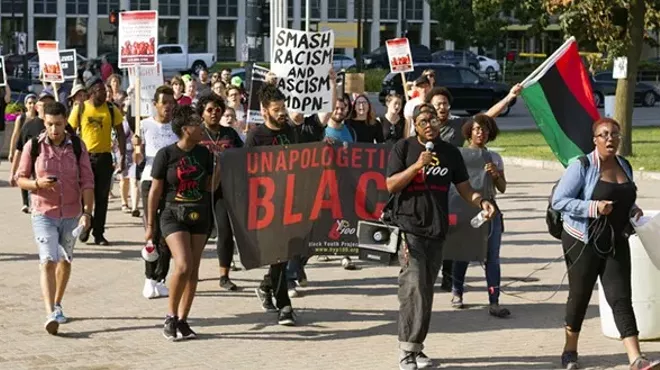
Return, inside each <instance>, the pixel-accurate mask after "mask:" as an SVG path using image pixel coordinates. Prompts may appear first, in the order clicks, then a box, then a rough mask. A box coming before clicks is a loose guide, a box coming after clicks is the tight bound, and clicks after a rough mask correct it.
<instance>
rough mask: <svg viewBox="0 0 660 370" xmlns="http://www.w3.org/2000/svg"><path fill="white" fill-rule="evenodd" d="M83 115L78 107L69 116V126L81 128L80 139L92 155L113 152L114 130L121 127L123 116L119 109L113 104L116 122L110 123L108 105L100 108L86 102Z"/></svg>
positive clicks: (104, 104)
mask: <svg viewBox="0 0 660 370" xmlns="http://www.w3.org/2000/svg"><path fill="white" fill-rule="evenodd" d="M84 104H85V107H84V108H83V111H82V114H80V113H79V112H78V111H79V109H80V106H79V105H76V106H75V107H74V108H73V110H71V114H69V124H70V125H71V127H73V128H74V129H75V130H77V129H78V128H80V137H81V139H82V141H83V142H84V143H85V146H86V147H87V150H88V151H89V152H90V153H110V152H112V128H113V127H116V126H121V124H122V120H123V116H122V114H121V111H120V110H119V108H117V107H116V106H115V105H114V104H112V103H111V105H112V108H113V109H114V111H115V112H114V120H115V121H114V122H110V120H111V116H110V110H109V109H108V104H106V103H103V104H102V105H101V106H99V107H95V106H94V104H92V103H90V102H89V101H86V102H85V103H84Z"/></svg>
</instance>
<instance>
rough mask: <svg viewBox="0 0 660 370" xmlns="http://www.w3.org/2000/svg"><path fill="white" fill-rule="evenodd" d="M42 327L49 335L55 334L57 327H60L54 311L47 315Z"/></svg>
mask: <svg viewBox="0 0 660 370" xmlns="http://www.w3.org/2000/svg"><path fill="white" fill-rule="evenodd" d="M44 328H45V329H46V331H47V332H48V334H50V335H57V329H59V328H60V323H59V322H57V318H56V316H55V311H53V313H51V314H50V315H48V317H47V318H46V323H45V324H44Z"/></svg>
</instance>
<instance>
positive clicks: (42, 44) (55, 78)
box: [37, 41, 64, 82]
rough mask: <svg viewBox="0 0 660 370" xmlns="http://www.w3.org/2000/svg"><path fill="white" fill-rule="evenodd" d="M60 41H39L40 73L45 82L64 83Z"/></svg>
mask: <svg viewBox="0 0 660 370" xmlns="http://www.w3.org/2000/svg"><path fill="white" fill-rule="evenodd" d="M59 44H60V43H59V41H37V53H38V54H39V71H40V74H41V78H40V79H41V81H43V82H64V73H63V72H62V65H61V64H60V50H59Z"/></svg>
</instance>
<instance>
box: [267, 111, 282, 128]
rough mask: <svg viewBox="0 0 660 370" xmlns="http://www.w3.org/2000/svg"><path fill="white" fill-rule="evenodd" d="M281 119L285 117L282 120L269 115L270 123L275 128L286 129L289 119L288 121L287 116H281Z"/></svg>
mask: <svg viewBox="0 0 660 370" xmlns="http://www.w3.org/2000/svg"><path fill="white" fill-rule="evenodd" d="M281 117H283V118H281V119H280V118H278V117H276V116H272V115H270V113H269V114H268V122H270V124H271V125H273V126H275V127H279V128H282V127H284V125H286V121H287V119H286V116H281Z"/></svg>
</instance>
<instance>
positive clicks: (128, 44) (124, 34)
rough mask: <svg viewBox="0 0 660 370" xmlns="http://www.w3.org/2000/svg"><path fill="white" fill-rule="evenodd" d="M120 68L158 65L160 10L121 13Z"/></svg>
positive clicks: (119, 37) (118, 32)
mask: <svg viewBox="0 0 660 370" xmlns="http://www.w3.org/2000/svg"><path fill="white" fill-rule="evenodd" d="M117 40H119V51H118V52H119V68H128V67H133V66H137V65H140V66H152V67H155V66H156V61H157V54H156V50H158V12H157V11H155V10H138V11H130V12H120V13H119V27H118V31H117Z"/></svg>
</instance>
